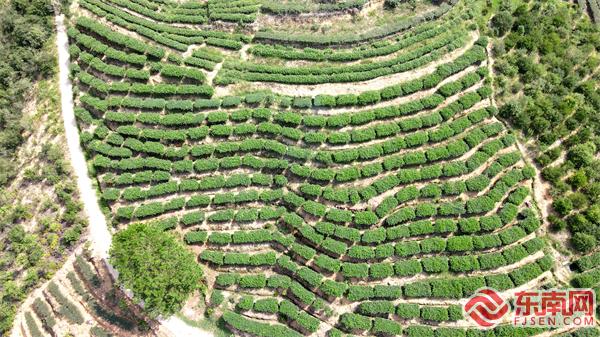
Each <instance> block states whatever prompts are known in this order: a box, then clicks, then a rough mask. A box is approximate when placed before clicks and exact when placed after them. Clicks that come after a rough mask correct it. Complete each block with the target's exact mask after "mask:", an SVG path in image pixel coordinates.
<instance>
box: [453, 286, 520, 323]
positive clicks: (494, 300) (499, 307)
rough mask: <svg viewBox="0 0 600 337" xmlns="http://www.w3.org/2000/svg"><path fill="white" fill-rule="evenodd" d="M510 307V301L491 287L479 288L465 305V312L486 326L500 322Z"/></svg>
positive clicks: (476, 321)
mask: <svg viewBox="0 0 600 337" xmlns="http://www.w3.org/2000/svg"><path fill="white" fill-rule="evenodd" d="M509 309H510V307H509V305H508V302H506V301H505V300H504V299H502V297H500V295H498V293H497V292H496V291H495V290H494V289H490V288H482V289H479V290H478V291H477V292H476V293H475V294H474V295H473V296H471V298H470V299H469V301H468V302H467V303H466V304H465V306H464V311H465V313H466V314H467V315H468V316H469V317H471V319H472V320H473V321H475V323H477V324H478V325H479V326H481V327H484V328H490V327H493V326H495V325H496V324H498V323H499V322H500V320H501V319H502V317H504V315H506V314H507V313H508V310H509Z"/></svg>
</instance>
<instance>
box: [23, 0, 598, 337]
mask: <svg viewBox="0 0 600 337" xmlns="http://www.w3.org/2000/svg"><path fill="white" fill-rule="evenodd" d="M79 5H80V8H81V11H80V12H78V13H77V15H75V16H74V17H73V18H72V20H71V22H70V28H69V30H68V35H69V38H70V42H71V43H70V50H69V51H70V54H71V61H72V65H71V68H70V69H71V72H72V78H73V80H74V84H75V92H74V97H75V101H76V111H75V113H76V117H77V119H78V126H79V128H80V136H81V142H82V146H83V147H84V149H85V150H86V152H87V154H88V158H89V164H90V167H91V168H92V169H91V173H92V174H94V175H95V176H96V178H97V183H98V188H99V192H100V196H101V200H102V203H103V206H104V207H106V211H107V214H108V215H109V218H110V220H111V223H112V224H113V225H114V226H115V227H116V229H117V231H118V232H117V234H116V235H115V236H114V241H113V245H112V248H111V252H110V254H111V259H110V262H111V263H112V264H113V265H114V267H115V268H116V269H117V270H118V271H119V282H120V283H121V285H123V286H124V288H127V289H130V290H132V291H133V294H134V296H135V300H139V301H142V302H143V303H144V309H145V310H146V311H147V312H148V313H149V314H150V315H151V316H152V317H161V316H162V317H165V316H168V315H171V314H174V313H177V312H178V311H180V310H181V308H182V306H183V304H184V303H185V301H186V300H187V299H188V298H189V297H190V295H191V294H192V293H193V292H194V291H196V290H198V289H201V290H202V295H205V298H204V301H203V303H201V304H200V306H199V307H198V308H190V309H191V310H198V311H199V313H202V314H204V315H205V316H206V317H208V318H209V319H210V320H211V321H214V320H217V319H218V320H219V324H221V325H223V326H226V327H227V328H228V329H230V330H231V331H232V333H233V334H234V335H235V334H241V333H244V334H249V335H254V336H265V337H266V336H269V337H272V336H273V335H282V336H294V337H296V336H302V335H323V334H326V335H327V336H328V337H338V336H350V335H354V334H362V335H365V334H366V335H386V336H387V335H405V336H410V337H412V336H414V337H421V336H436V337H437V336H439V337H445V336H457V337H463V336H478V335H479V334H478V331H477V330H475V329H468V328H465V327H464V326H463V325H462V324H455V323H456V322H461V321H463V320H464V319H465V318H464V317H463V315H462V311H461V308H460V303H461V302H460V301H461V300H463V299H465V298H467V297H469V296H471V294H473V293H474V292H475V291H476V290H477V289H479V288H481V287H485V286H487V287H492V288H495V289H498V290H500V291H511V290H512V289H514V288H517V287H522V286H524V285H526V284H534V285H533V286H536V287H554V286H557V285H558V286H562V285H564V284H562V283H560V284H559V283H557V282H558V281H557V280H555V279H554V277H553V273H552V272H553V271H554V270H555V269H556V268H562V267H561V266H558V265H557V264H556V263H555V259H554V258H553V254H554V253H555V252H553V251H551V250H552V249H553V247H551V246H550V245H548V244H547V242H549V241H550V240H546V237H540V236H541V235H545V233H546V231H545V230H544V229H540V227H541V226H542V223H543V222H542V220H546V219H540V214H539V212H538V210H537V208H536V207H534V203H535V202H534V201H535V200H534V198H533V196H532V190H531V186H533V184H532V181H533V179H536V178H537V177H536V173H537V171H536V169H535V167H534V166H532V165H530V164H528V161H527V160H524V159H528V158H523V153H521V151H519V148H518V146H517V143H518V142H519V141H521V140H522V139H521V134H520V133H513V132H511V130H509V129H507V128H506V126H505V124H503V123H501V122H500V121H499V120H498V119H497V118H498V117H500V118H503V119H505V120H506V121H509V122H510V123H511V124H512V125H513V126H515V127H516V128H518V129H519V130H521V131H522V133H523V135H524V136H526V137H529V138H531V139H533V141H532V142H529V144H533V150H534V153H536V157H535V164H536V165H539V166H544V168H543V170H542V176H543V177H544V178H546V179H547V180H549V181H551V182H552V183H553V186H554V190H553V194H554V203H553V206H554V213H555V214H554V215H553V216H552V217H551V218H550V219H549V220H550V221H551V222H552V224H553V228H556V229H561V228H562V227H564V226H569V228H571V229H572V231H573V232H574V233H575V234H574V235H573V236H572V239H571V241H572V243H573V246H574V247H575V248H576V249H578V250H580V251H583V252H587V251H591V250H593V249H595V247H596V240H597V237H598V238H600V234H599V233H600V231H598V230H597V228H598V227H597V225H598V224H597V221H598V214H597V213H600V212H599V211H598V207H599V206H598V205H596V204H595V203H597V200H596V199H595V198H597V196H598V193H597V192H598V191H596V192H595V189H597V186H596V184H597V183H596V175H595V172H593V170H591V167H592V166H594V165H596V164H597V159H596V156H597V155H596V153H597V150H598V146H599V145H600V144H599V142H598V137H597V135H596V130H597V122H598V120H597V117H595V116H594V114H593V113H592V112H593V111H595V110H597V108H598V107H597V106H596V103H597V97H596V95H597V94H596V87H595V81H596V78H595V75H594V74H593V71H590V69H595V68H596V66H597V65H596V63H597V61H596V56H595V51H596V46H597V44H598V43H600V40H599V39H598V36H597V28H596V27H595V26H593V25H591V24H590V23H589V21H586V20H587V19H584V18H583V15H582V13H581V12H578V11H577V10H576V9H574V8H575V7H572V6H571V5H570V4H568V3H562V2H560V1H558V0H556V1H548V2H544V3H537V2H536V3H534V2H519V1H510V2H509V1H507V2H506V3H502V2H501V3H498V2H484V1H479V0H461V1H456V0H453V1H434V2H429V1H427V2H423V1H386V2H385V6H383V7H378V6H374V7H371V6H370V4H368V3H367V2H365V1H335V2H327V3H322V2H313V1H308V0H307V1H304V0H294V1H284V2H279V3H276V2H272V1H266V0H263V1H257V0H228V1H212V0H209V1H207V2H186V3H178V2H173V1H168V0H165V1H160V2H159V1H148V0H80V1H79ZM261 5H262V6H263V7H264V8H261ZM367 5H369V6H367ZM497 6H499V7H497ZM511 6H512V7H511ZM361 8H362V10H359V9H361ZM409 8H410V9H411V11H410V12H411V13H410V14H406V15H399V16H398V18H394V20H390V18H391V17H393V16H390V14H389V13H394V14H397V13H401V12H402V11H403V10H406V9H409ZM377 11H381V12H377ZM369 12H370V13H371V14H369ZM305 13H310V14H309V15H313V14H315V13H318V15H323V16H324V17H332V18H333V19H332V20H337V18H338V17H340V18H341V17H345V16H348V15H349V16H351V17H352V18H353V19H354V20H356V21H357V22H358V21H360V20H368V19H365V17H366V16H369V15H375V16H377V15H382V16H385V18H384V19H382V20H381V21H378V23H377V24H374V25H373V27H369V28H370V29H365V30H364V31H361V33H360V34H354V33H353V32H352V33H351V34H338V33H332V34H320V33H319V34H313V33H302V32H300V33H292V32H290V31H288V30H286V29H285V27H286V26H285V25H280V26H277V25H274V26H276V27H280V28H281V27H284V28H281V29H276V30H273V29H262V27H261V25H265V24H267V25H268V23H269V20H275V21H277V20H279V19H281V20H283V21H285V20H287V18H285V19H284V18H279V17H278V16H280V15H292V16H294V19H293V20H295V19H298V20H303V19H302V17H303V16H306V14H305ZM338 14H339V15H338ZM261 15H265V17H268V18H267V19H265V20H262V19H263V18H262V17H261ZM488 18H489V22H485V24H483V25H482V24H481V22H482V21H484V20H487V19H488ZM257 26H258V29H254V28H257ZM565 27H570V29H566V28H565ZM124 30H126V31H129V33H128V34H124ZM296 32H297V31H296ZM487 33H489V34H488V35H489V38H488V37H486V36H484V35H485V34H487ZM490 40H491V42H492V44H491V45H492V46H493V48H492V53H490V52H489V50H488V46H489V45H490V44H489V42H490ZM563 40H564V41H566V42H567V43H565V44H563V45H561V43H562V42H563ZM570 45H572V47H571V48H568V46H570ZM575 47H576V48H575ZM491 56H493V57H494V58H493V59H492V58H491ZM565 60H569V61H570V62H565ZM492 61H493V62H494V63H493V67H491V65H492V64H491V62H492ZM582 64H583V65H585V66H583V65H582ZM490 69H491V70H493V72H492V73H490ZM274 82H275V83H277V84H273V83H274ZM295 86H296V87H295ZM259 89H260V90H259ZM265 89H266V90H265ZM269 89H271V90H273V91H270V90H269ZM223 92H226V93H227V94H226V95H223V94H220V93H223ZM298 92H303V93H306V92H308V93H309V94H298ZM496 102H498V104H499V106H500V108H499V109H498V108H497V107H496V105H495V104H496ZM598 102H600V101H598ZM560 139H562V140H563V141H562V143H560V144H559V143H556V141H557V140H560ZM557 144H558V146H557ZM556 148H558V150H556ZM552 151H554V152H552ZM561 152H562V153H564V156H561V155H560V154H561ZM557 153H558V154H557ZM552 162H554V164H552ZM591 224H594V225H593V226H592V225H591ZM181 239H182V240H183V242H181ZM184 243H185V245H184ZM596 255H597V253H596V254H590V255H587V256H584V257H582V258H581V259H578V260H576V261H575V262H574V264H573V270H576V271H578V272H579V273H578V274H577V275H576V276H575V277H574V278H573V284H574V285H576V286H579V287H588V286H589V287H597V286H598V282H596V281H597V280H600V272H599V270H600V267H598V266H600V257H598V256H596ZM573 260H575V259H573ZM200 265H202V266H203V267H200ZM204 270H206V275H205V274H204ZM88 274H89V273H88ZM205 276H206V280H203V278H204V277H205ZM90 279H92V278H90ZM92 282H94V281H93V279H92ZM204 282H206V285H205V284H204ZM205 286H206V288H205ZM48 294H49V295H51V296H52V297H53V298H54V299H55V301H56V302H57V303H58V305H59V306H60V310H59V312H58V314H59V315H58V317H60V318H61V319H63V320H66V321H71V323H73V324H79V322H81V321H82V319H83V318H82V317H81V314H78V312H77V310H76V309H77V308H76V307H75V306H74V305H73V303H72V301H71V300H70V299H69V298H67V297H65V296H63V295H62V294H61V291H60V289H58V287H56V286H55V285H51V286H49V287H48ZM430 298H431V299H437V300H440V301H443V303H444V304H443V305H441V304H434V303H429V304H425V303H426V302H423V303H422V304H420V305H417V304H414V303H415V302H414V301H415V300H416V301H419V300H420V299H430ZM342 303H343V305H340V304H342ZM38 310H39V312H40V313H37V312H36V314H38V316H44V317H45V316H47V315H43V311H44V308H43V305H38ZM32 318H33V316H27V315H26V316H25V317H24V320H25V323H26V324H27V325H28V326H29V330H30V332H31V333H37V332H39V331H38V330H39V328H40V327H37V326H36V325H35V324H33V323H35V322H32ZM42 328H45V327H42ZM545 331H546V330H544V329H521V328H515V327H511V326H499V327H497V328H495V329H493V330H490V331H488V332H486V336H492V337H493V336H498V337H500V336H512V335H523V336H533V335H536V334H539V333H543V332H545ZM579 333H580V332H576V333H574V335H577V334H579ZM588 333H589V334H591V335H594V332H593V331H589V330H585V331H582V332H581V334H588ZM93 334H94V335H98V334H99V335H102V331H95V332H94V333H93Z"/></svg>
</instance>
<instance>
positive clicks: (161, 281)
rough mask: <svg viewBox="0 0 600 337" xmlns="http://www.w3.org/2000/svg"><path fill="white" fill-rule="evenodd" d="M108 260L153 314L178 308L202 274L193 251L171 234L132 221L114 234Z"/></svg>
mask: <svg viewBox="0 0 600 337" xmlns="http://www.w3.org/2000/svg"><path fill="white" fill-rule="evenodd" d="M110 261H111V263H112V265H113V266H114V267H115V268H116V269H117V270H118V272H119V282H120V283H121V284H122V285H124V286H125V287H126V288H128V289H130V290H132V291H133V293H134V296H135V298H136V299H138V300H142V301H143V302H144V309H145V310H146V311H147V312H148V314H149V315H151V316H152V317H157V316H159V315H162V316H170V315H172V314H174V313H176V312H177V311H179V310H180V309H181V307H182V305H183V304H184V302H185V301H186V300H187V298H188V297H189V296H190V294H191V293H192V292H194V290H196V289H198V288H199V287H200V285H201V280H202V277H203V271H202V269H201V267H200V266H199V265H198V264H197V263H196V261H195V258H194V255H193V254H192V252H190V251H188V250H187V249H186V248H185V247H184V246H183V244H182V243H181V242H180V241H179V240H178V239H177V238H176V237H175V236H174V235H173V234H171V233H167V232H163V231H162V230H161V229H159V228H157V227H155V226H152V225H148V224H139V223H138V224H133V225H130V226H129V227H128V228H127V229H124V230H122V231H120V232H119V233H117V234H116V235H115V236H114V237H113V242H112V246H111V249H110Z"/></svg>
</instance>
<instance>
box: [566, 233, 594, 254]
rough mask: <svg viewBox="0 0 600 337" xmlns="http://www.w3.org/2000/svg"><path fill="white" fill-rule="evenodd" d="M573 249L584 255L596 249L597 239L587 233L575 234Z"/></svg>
mask: <svg viewBox="0 0 600 337" xmlns="http://www.w3.org/2000/svg"><path fill="white" fill-rule="evenodd" d="M571 243H572V244H573V247H574V248H575V249H576V250H577V251H579V252H582V253H587V252H589V251H591V250H592V249H594V247H596V238H595V237H594V236H592V235H589V234H585V233H575V234H574V235H573V237H572V238H571Z"/></svg>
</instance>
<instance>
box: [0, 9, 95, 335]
mask: <svg viewBox="0 0 600 337" xmlns="http://www.w3.org/2000/svg"><path fill="white" fill-rule="evenodd" d="M63 5H66V2H64V3H63ZM54 10H55V9H54V7H53V6H52V3H51V1H4V2H3V3H2V5H0V41H1V42H0V44H2V48H1V50H0V74H1V76H0V77H1V79H0V92H1V99H0V194H1V197H0V270H1V271H0V334H4V333H6V332H7V331H8V330H9V329H10V328H11V326H12V322H13V319H14V315H15V313H16V311H17V309H18V306H19V305H20V303H21V302H22V300H24V299H25V297H26V296H27V295H28V293H29V292H30V291H31V290H33V289H35V287H36V286H38V285H39V284H41V283H43V282H44V281H46V280H48V279H49V278H51V277H52V275H53V274H54V273H55V272H56V270H57V269H59V268H60V266H61V261H62V260H63V258H64V256H65V255H67V254H68V253H69V252H70V251H71V250H72V249H73V247H74V246H75V244H76V243H77V242H78V241H79V238H80V235H81V233H82V232H83V230H84V228H85V226H86V223H85V221H84V220H83V219H82V216H81V214H80V212H81V205H80V204H79V202H78V200H77V192H76V185H75V184H74V182H73V180H71V177H70V168H69V165H68V162H67V160H66V158H65V155H64V151H63V148H62V147H63V144H62V143H61V139H62V138H60V133H61V130H62V129H61V128H62V122H61V119H60V110H59V103H58V101H59V97H60V96H59V95H60V93H59V91H58V88H57V84H56V83H55V81H54V74H55V71H56V64H55V63H56V60H55V55H54V53H55V49H54V39H53V16H54ZM37 137H40V138H37ZM28 138H36V139H35V141H31V142H30V143H29V146H28V148H24V147H25V145H24V143H25V142H26V141H27V140H28ZM36 142H38V143H37V144H36ZM33 144H36V145H37V146H32V145H33Z"/></svg>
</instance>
